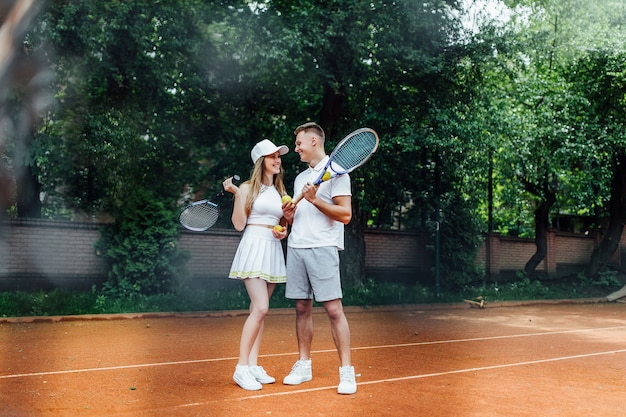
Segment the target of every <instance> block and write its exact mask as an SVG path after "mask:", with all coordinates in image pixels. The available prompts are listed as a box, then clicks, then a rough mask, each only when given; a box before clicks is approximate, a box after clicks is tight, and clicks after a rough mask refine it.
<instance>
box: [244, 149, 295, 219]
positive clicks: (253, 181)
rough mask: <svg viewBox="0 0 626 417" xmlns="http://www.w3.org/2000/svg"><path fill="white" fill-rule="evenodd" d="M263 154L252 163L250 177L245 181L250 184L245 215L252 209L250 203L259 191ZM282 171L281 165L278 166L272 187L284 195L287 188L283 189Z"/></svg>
mask: <svg viewBox="0 0 626 417" xmlns="http://www.w3.org/2000/svg"><path fill="white" fill-rule="evenodd" d="M264 162H265V156H262V157H260V158H259V159H257V161H256V162H255V163H254V167H253V168H252V172H251V174H250V179H249V180H248V181H246V182H247V183H248V184H250V192H249V193H248V197H247V198H246V204H245V210H246V216H249V215H250V212H251V211H252V204H253V203H254V200H256V198H257V197H258V196H259V193H260V192H261V185H262V180H263V177H264V176H265V165H264ZM283 177H284V171H283V167H282V165H281V166H280V172H279V173H278V174H276V175H274V181H273V183H274V188H276V190H277V191H278V194H280V196H281V197H282V196H284V195H285V194H287V190H286V189H285V184H284V183H283Z"/></svg>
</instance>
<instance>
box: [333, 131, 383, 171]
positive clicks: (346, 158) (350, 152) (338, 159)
mask: <svg viewBox="0 0 626 417" xmlns="http://www.w3.org/2000/svg"><path fill="white" fill-rule="evenodd" d="M376 146H377V141H376V136H375V135H374V134H372V133H371V132H361V133H358V134H356V135H354V136H353V137H351V138H350V139H349V140H347V141H346V142H344V143H343V145H342V146H341V148H340V149H338V150H337V153H336V154H335V157H334V159H333V165H335V164H336V165H339V167H341V169H343V170H344V171H348V170H350V169H352V168H355V167H357V166H359V165H360V164H362V163H363V162H364V161H366V160H367V159H368V158H369V157H370V155H371V154H372V152H374V150H375V149H376Z"/></svg>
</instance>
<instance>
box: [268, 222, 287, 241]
mask: <svg viewBox="0 0 626 417" xmlns="http://www.w3.org/2000/svg"><path fill="white" fill-rule="evenodd" d="M287 233H288V232H287V226H283V225H280V224H277V225H276V226H274V228H273V229H272V234H273V235H274V237H275V238H276V239H280V240H283V239H284V238H286V237H287Z"/></svg>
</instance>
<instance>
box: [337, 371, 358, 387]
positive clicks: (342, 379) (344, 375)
mask: <svg viewBox="0 0 626 417" xmlns="http://www.w3.org/2000/svg"><path fill="white" fill-rule="evenodd" d="M337 392H338V393H339V394H354V393H355V392H356V379H355V377H354V367H353V366H340V367H339V386H338V387H337Z"/></svg>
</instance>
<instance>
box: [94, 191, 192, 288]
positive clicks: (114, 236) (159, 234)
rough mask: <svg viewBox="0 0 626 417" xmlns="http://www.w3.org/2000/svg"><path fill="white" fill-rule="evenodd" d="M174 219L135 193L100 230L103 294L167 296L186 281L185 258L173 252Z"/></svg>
mask: <svg viewBox="0 0 626 417" xmlns="http://www.w3.org/2000/svg"><path fill="white" fill-rule="evenodd" d="M174 218H175V215H174V213H173V212H172V211H171V210H168V209H167V208H166V207H165V205H164V204H163V203H162V202H161V201H160V200H159V199H158V198H156V196H155V195H154V194H153V193H152V192H150V191H147V190H142V189H139V190H136V191H135V192H134V193H133V194H132V195H131V196H129V198H128V199H127V200H126V201H125V203H124V204H123V205H122V206H121V207H120V209H119V212H118V213H116V216H115V222H114V223H112V224H110V225H106V226H104V227H103V228H102V230H101V236H100V239H99V240H98V241H97V242H96V250H97V252H98V253H99V254H101V255H102V256H103V257H104V259H105V261H106V265H107V266H108V273H107V280H106V281H105V283H104V293H105V294H111V295H118V296H133V295H137V294H146V295H148V294H158V293H167V292H170V291H174V290H176V289H177V282H180V280H183V279H184V278H186V276H187V271H186V267H185V263H186V262H187V260H188V259H189V254H188V253H187V252H183V251H181V250H180V248H179V247H178V241H177V237H178V235H179V233H180V229H179V227H178V223H176V222H175V221H174V220H173V219H174Z"/></svg>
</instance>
